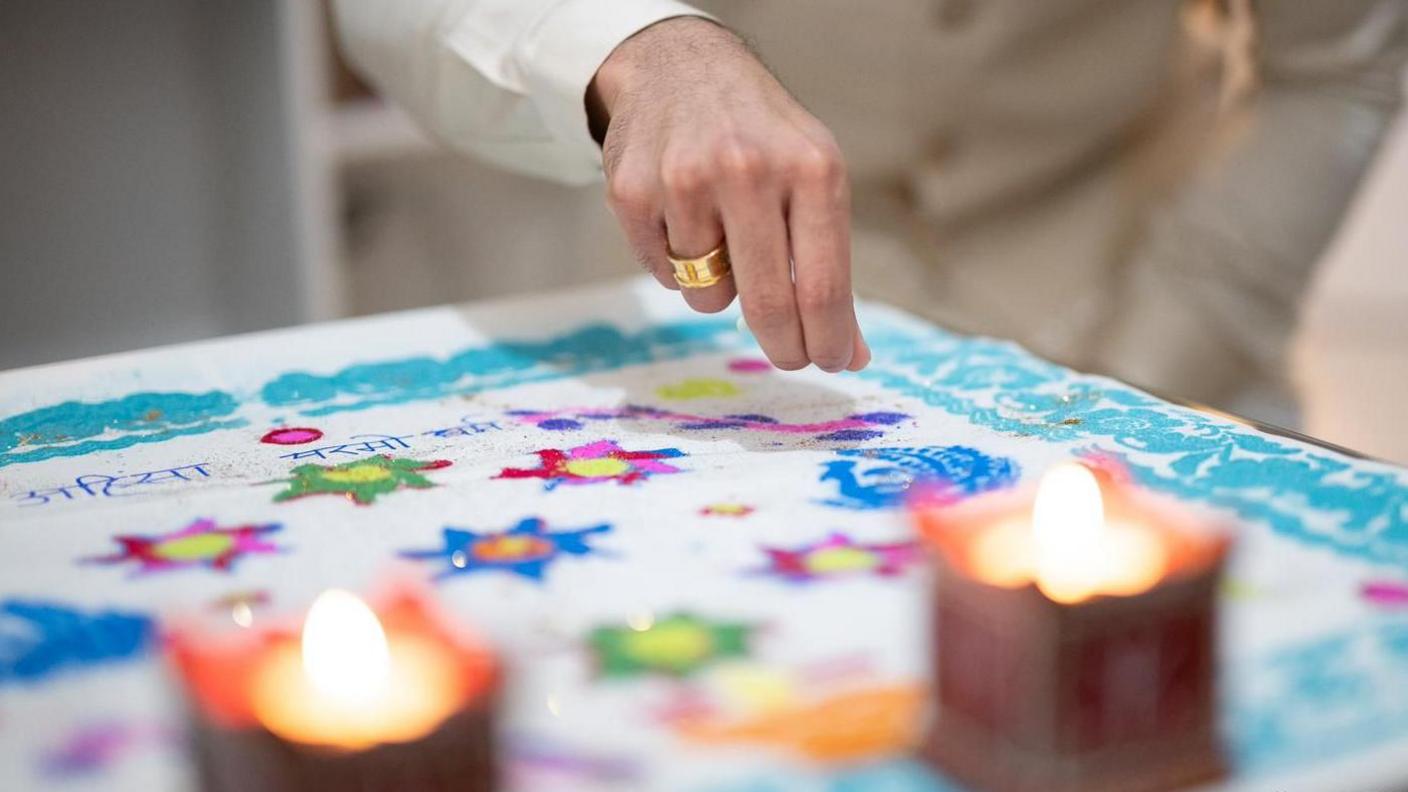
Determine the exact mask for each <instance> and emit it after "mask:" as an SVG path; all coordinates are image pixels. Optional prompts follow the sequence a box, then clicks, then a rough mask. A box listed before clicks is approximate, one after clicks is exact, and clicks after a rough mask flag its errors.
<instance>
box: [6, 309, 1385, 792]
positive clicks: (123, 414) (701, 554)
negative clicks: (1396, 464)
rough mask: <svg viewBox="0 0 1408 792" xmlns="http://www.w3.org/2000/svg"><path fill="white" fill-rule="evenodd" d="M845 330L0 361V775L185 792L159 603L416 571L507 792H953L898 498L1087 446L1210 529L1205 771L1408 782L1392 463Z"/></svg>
mask: <svg viewBox="0 0 1408 792" xmlns="http://www.w3.org/2000/svg"><path fill="white" fill-rule="evenodd" d="M862 320H863V322H864V324H865V326H866V327H867V333H868V336H869V338H870V339H871V341H872V344H873V346H874V349H875V353H876V355H875V362H874V364H873V365H872V366H871V367H870V368H869V369H867V370H866V371H865V372H863V373H860V374H858V375H841V376H834V377H833V376H826V375H823V374H821V373H819V372H815V371H811V372H801V373H796V374H784V373H781V372H776V371H773V370H770V369H769V368H768V367H766V366H765V365H760V358H759V357H758V352H757V350H756V347H755V345H754V344H753V343H752V341H751V339H750V338H749V337H748V336H747V335H746V334H744V333H740V332H739V331H738V330H737V328H736V325H735V318H734V317H733V316H730V315H728V314H724V315H720V316H711V317H701V316H698V315H694V314H691V313H689V312H688V311H687V310H686V309H685V308H684V307H683V306H682V305H680V304H679V301H678V297H677V295H672V294H668V293H665V292H663V291H662V290H659V289H658V288H657V287H655V286H654V285H653V284H651V283H644V282H641V281H632V282H628V283H624V284H617V285H611V286H607V287H602V288H600V289H596V290H583V291H578V292H575V293H572V294H569V295H556V296H545V297H537V298H531V299H520V300H514V301H506V302H497V303H491V304H485V305H479V306H471V307H467V308H437V309H430V310H423V311H415V312H410V313H404V314H396V315H389V316H384V317H374V318H369V319H361V320H354V321H348V322H338V323H332V324H327V325H320V326H314V327H308V328H301V329H295V330H288V331H279V332H273V333H263V334H256V335H250V336H244V337H238V338H231V339H224V340H219V341H212V342H204V343H197V344H189V345H182V346H175V347H170V348H165V349H159V350H151V351H146V352H139V353H133V354H126V355H118V356H112V357H105V358H97V359H92V360H86V361H78V362H74V363H66V364H59V365H53V366H45V367H39V368H33V369H26V370H19V371H12V372H7V373H3V374H0V788H4V789H26V790H37V789H47V788H51V787H52V788H55V789H60V788H61V789H83V788H92V789H104V790H123V789H132V790H166V789H185V788H189V786H190V772H189V768H188V767H187V765H186V763H185V761H184V759H183V755H182V751H181V745H180V718H179V716H178V715H177V713H178V712H179V706H178V703H177V702H176V701H175V698H176V695H175V694H174V693H173V692H172V690H173V689H172V686H171V684H170V681H169V678H168V677H167V675H166V672H165V668H164V666H163V664H162V662H161V659H160V656H159V653H158V652H157V651H156V636H157V633H158V630H159V625H160V624H161V623H162V620H164V619H170V618H172V617H176V616H181V615H190V614H197V613H204V614H207V617H208V618H216V617H213V616H210V615H211V614H217V615H218V618H221V619H231V618H233V619H234V620H237V621H241V622H249V621H251V620H252V622H253V623H254V624H255V625H256V626H257V625H258V624H259V623H260V622H261V620H264V619H269V618H271V617H273V616H275V615H277V614H287V613H291V612H296V611H297V610H299V609H301V608H303V607H305V606H306V605H307V603H308V602H309V601H310V600H311V599H312V597H313V596H315V595H316V593H317V592H319V591H321V590H322V589H324V588H327V587H330V586H342V587H348V588H352V589H354V590H366V589H368V588H369V587H374V586H375V585H377V584H378V582H379V581H384V580H386V579H387V577H388V576H395V575H416V576H423V577H425V578H427V579H429V580H431V581H432V583H431V584H430V585H432V586H433V591H434V592H435V594H436V596H437V597H438V598H439V599H440V600H441V601H442V602H443V603H444V605H445V606H446V607H447V608H448V609H449V610H451V611H452V612H453V613H454V614H455V615H456V616H457V617H458V618H460V619H463V620H464V621H466V622H467V623H472V624H473V625H474V626H475V628H477V629H478V630H479V631H480V632H482V633H484V634H487V635H488V636H490V637H491V638H492V639H493V640H494V641H495V642H496V643H497V644H498V645H499V646H500V647H501V648H502V649H503V651H504V653H505V654H506V655H507V657H508V658H509V661H510V663H511V668H512V684H511V686H510V689H509V691H508V696H507V711H506V712H505V717H504V718H503V723H502V727H503V733H504V735H505V754H506V758H507V761H508V766H509V768H510V774H511V778H512V787H511V788H512V789H515V790H532V792H545V791H548V792H550V790H554V789H572V790H594V789H612V790H617V789H638V790H651V791H652V792H655V791H658V790H671V791H673V790H683V791H684V792H794V791H795V792H854V791H855V790H884V791H886V792H919V791H920V790H942V789H952V788H953V787H952V786H951V785H948V784H946V783H945V782H943V781H942V780H941V779H936V778H931V777H929V776H927V774H925V773H924V772H923V771H921V770H920V769H919V768H918V767H916V766H915V765H914V764H912V763H909V762H906V761H904V760H903V759H902V758H899V757H900V756H902V755H903V752H904V750H905V748H906V746H907V745H908V744H909V743H910V742H911V741H912V740H913V738H914V732H915V728H916V725H917V722H918V719H919V717H920V714H921V713H922V710H923V701H924V698H923V690H922V684H923V681H924V676H925V668H926V664H927V658H926V656H925V653H926V646H927V637H926V634H925V629H924V627H923V625H924V623H925V620H924V610H925V593H926V586H927V583H928V570H927V569H926V568H925V566H924V565H923V558H922V554H920V553H919V552H917V550H918V549H917V547H916V546H915V544H914V542H913V538H912V536H911V533H910V531H909V528H908V527H907V525H906V524H905V522H904V520H903V518H902V515H901V513H900V510H899V508H898V504H899V502H900V499H901V498H902V496H903V491H904V488H905V485H906V484H907V483H908V482H909V481H911V480H913V479H915V478H917V477H932V476H938V477H941V478H942V479H943V480H945V481H947V482H948V484H947V485H946V486H948V487H950V489H951V490H952V492H953V493H954V494H956V495H964V496H966V495H971V494H976V493H980V492H984V491H987V490H991V489H996V488H1000V487H1005V486H1010V485H1013V484H1015V483H1018V482H1020V481H1023V480H1029V479H1030V478H1031V477H1032V476H1034V475H1035V474H1036V473H1037V472H1039V471H1041V470H1042V469H1044V468H1046V467H1047V466H1049V465H1051V464H1054V463H1056V462H1057V461H1059V460H1062V459H1067V458H1070V457H1072V456H1075V455H1084V454H1090V453H1100V454H1105V455H1108V456H1113V457H1116V458H1118V459H1120V460H1122V461H1123V462H1124V463H1125V465H1126V466H1127V467H1128V469H1129V470H1130V471H1131V473H1132V475H1133V476H1134V477H1135V478H1136V479H1137V480H1138V481H1140V482H1141V483H1143V484H1144V485H1146V486H1148V487H1151V488H1153V489H1156V490H1159V491H1162V492H1165V493H1168V494H1170V495H1172V496H1175V497H1178V498H1181V499H1184V500H1187V501H1189V502H1191V503H1195V504H1198V505H1199V508H1203V507H1206V508H1210V509H1216V510H1220V511H1221V512H1223V513H1224V514H1226V515H1228V516H1230V517H1232V518H1233V519H1235V520H1236V522H1237V524H1238V526H1239V533H1240V538H1239V544H1238V548H1237V552H1236V554H1235V556H1234V559H1233V562H1232V564H1231V568H1230V571H1229V574H1228V579H1227V581H1226V586H1225V590H1224V592H1223V609H1222V612H1223V618H1222V624H1221V631H1222V647H1221V663H1222V672H1223V677H1222V678H1223V688H1224V690H1223V699H1224V708H1223V709H1224V713H1223V730H1224V733H1225V735H1226V742H1227V745H1228V750H1229V753H1230V755H1231V756H1232V758H1233V760H1234V763H1235V766H1236V771H1235V775H1234V777H1233V778H1232V779H1230V780H1229V782H1228V783H1226V784H1225V785H1224V786H1225V788H1228V789H1238V790H1244V789H1245V790H1281V791H1287V792H1288V791H1289V790H1299V789H1306V790H1311V789H1326V790H1330V789H1333V790H1353V789H1364V790H1371V789H1372V790H1380V789H1385V788H1390V787H1393V786H1395V785H1397V786H1399V787H1404V788H1408V473H1405V471H1403V470H1400V469H1397V468H1393V467H1390V466H1387V465H1384V464H1380V463H1376V462H1373V461H1370V460H1361V459H1354V458H1351V457H1349V456H1345V455H1341V454H1338V453H1336V452H1335V451H1333V450H1327V449H1323V448H1317V447H1315V446H1312V445H1309V444H1305V443H1302V442H1299V441H1297V440H1295V439H1292V438H1285V437H1279V436H1275V435H1271V434H1266V433H1262V432H1259V431H1257V430H1256V429H1254V428H1250V427H1247V426H1245V425H1241V424H1238V423H1235V422H1231V421H1227V420H1224V419H1222V418H1219V417H1216V416H1212V415H1208V414H1205V413H1201V412H1198V411H1195V410H1191V409H1188V408H1185V407H1181V406H1175V405H1171V404H1168V403H1166V402H1163V401H1160V400H1158V399H1155V398H1153V397H1151V396H1149V395H1146V394H1143V393H1141V392H1139V391H1136V390H1133V389H1131V388H1129V387H1127V386H1125V385H1122V384H1119V383H1116V382H1113V381H1111V380H1107V379H1102V378H1097V377H1090V376H1085V375H1080V374H1076V373H1074V372H1071V371H1069V370H1066V369H1063V368H1060V367H1058V366H1054V365H1051V364H1049V363H1046V362H1043V361H1041V360H1039V359H1036V358H1034V357H1032V356H1030V355H1028V354H1027V353H1025V352H1023V351H1021V350H1020V349H1018V348H1017V347H1014V346H1012V345H1010V344H1007V343H1002V342H996V341H991V340H985V339H968V338H961V337H957V336H953V335H950V334H948V333H945V332H943V331H941V330H938V329H936V328H933V327H931V326H929V325H927V324H925V323H923V322H920V321H918V320H916V319H913V318H911V317H908V316H905V315H903V314H901V313H899V312H896V311H893V310H890V309H887V308H884V307H882V306H875V305H866V306H863V307H862ZM281 427H283V428H288V427H294V428H301V429H307V430H315V431H306V432H295V431H284V432H278V431H271V430H276V429H279V428H281ZM506 535H513V536H528V537H530V539H529V540H528V541H522V540H505V539H504V538H503V537H504V536H506ZM531 537H535V538H531ZM524 547H533V548H538V549H536V550H534V551H533V552H532V553H529V554H527V555H525V554H523V553H522V552H520V550H521V549H522V548H524ZM515 548H518V549H515ZM231 629H238V628H236V627H233V626H231ZM837 713H839V714H840V717H833V715H834V714H837Z"/></svg>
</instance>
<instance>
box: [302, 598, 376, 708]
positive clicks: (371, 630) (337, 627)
mask: <svg viewBox="0 0 1408 792" xmlns="http://www.w3.org/2000/svg"><path fill="white" fill-rule="evenodd" d="M303 673H304V674H306V675H307V677H308V679H309V681H310V682H311V683H312V685H313V687H314V688H316V689H317V691H318V692H319V693H321V694H322V695H324V696H326V697H328V698H329V699H331V700H334V701H337V702H339V703H356V702H359V701H365V700H367V699H371V698H375V697H376V696H378V695H380V694H381V693H383V692H384V691H385V688H386V686H387V684H388V680H389V679H390V675H391V654H390V650H389V649H388V647H387V644H386V632H385V631H384V630H382V627H381V622H380V621H378V620H377V617H376V614H375V613H373V612H372V609H371V608H369V607H367V604H366V603H365V602H363V601H362V600H361V599H359V598H358V597H357V595H355V594H353V593H351V592H349V591H344V590H342V589H328V590H327V591H324V592H323V593H322V594H319V595H318V598H317V599H316V600H314V601H313V607H312V608H310V609H309V610H308V618H307V620H305V621H304V623H303Z"/></svg>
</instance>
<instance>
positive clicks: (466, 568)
mask: <svg viewBox="0 0 1408 792" xmlns="http://www.w3.org/2000/svg"><path fill="white" fill-rule="evenodd" d="M610 530H611V526H610V525H609V524H607V523H602V524H601V525H593V526H589V527H587V528H578V529H575V530H571V531H549V530H548V526H547V523H546V522H544V521H543V519H542V518H541V517H525V518H524V519H523V520H521V521H519V523H518V524H517V525H515V526H513V527H512V528H509V529H508V530H506V531H498V532H495V533H485V534H480V533H474V532H473V531H468V530H465V529H463V528H445V529H444V532H443V533H444V535H443V539H444V547H442V548H440V549H438V550H406V551H403V552H402V553H401V556H402V557H403V558H412V559H417V560H422V561H425V560H432V559H444V560H445V562H446V563H447V564H448V565H449V567H448V568H447V569H445V570H444V571H442V572H441V573H440V574H439V575H437V576H436V578H437V579H441V578H446V577H450V576H452V575H461V574H469V573H472V572H479V571H482V570H489V569H500V570H503V571H505V572H512V573H514V574H516V575H521V576H523V577H526V578H529V579H531V580H542V579H543V574H544V573H545V572H546V571H547V568H548V566H549V565H551V564H552V563H553V562H554V561H556V560H557V559H558V558H560V557H561V556H564V555H574V556H583V555H590V554H591V553H593V552H596V550H595V549H594V548H593V547H592V546H591V545H590V544H589V543H588V541H587V538H588V537H590V536H593V535H596V534H603V533H606V532H607V531H610Z"/></svg>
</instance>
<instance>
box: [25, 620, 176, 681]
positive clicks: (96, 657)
mask: <svg viewBox="0 0 1408 792" xmlns="http://www.w3.org/2000/svg"><path fill="white" fill-rule="evenodd" d="M155 635H156V627H155V624H154V622H153V621H152V619H151V618H150V617H148V616H145V615H142V614H137V613H119V612H116V611H99V612H95V613H88V612H84V611H80V610H76V609H74V608H70V607H68V606H65V605H60V604H57V603H52V602H35V601H30V600H13V599H12V600H4V601H0V686H4V685H6V684H13V683H17V682H37V681H39V680H42V679H45V678H47V677H49V676H51V675H53V674H56V673H58V672H61V671H65V670H72V669H77V668H82V667H85V666H92V665H97V664H102V663H111V662H117V661H121V660H129V659H134V658H137V657H140V656H142V655H143V654H145V653H146V651H147V650H148V648H150V646H151V643H152V641H153V639H154V638H155Z"/></svg>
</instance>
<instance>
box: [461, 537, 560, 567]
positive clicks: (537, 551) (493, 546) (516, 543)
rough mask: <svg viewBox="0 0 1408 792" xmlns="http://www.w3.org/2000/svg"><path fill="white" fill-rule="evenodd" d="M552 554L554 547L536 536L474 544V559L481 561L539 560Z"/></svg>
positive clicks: (486, 540) (496, 538)
mask: <svg viewBox="0 0 1408 792" xmlns="http://www.w3.org/2000/svg"><path fill="white" fill-rule="evenodd" d="M550 552H552V545H551V544H549V543H548V542H545V541H543V540H542V539H539V538H537V537H535V536H495V537H493V538H491V539H481V540H479V541H478V542H475V543H474V549H473V553H474V557H475V558H478V559H480V560H481V561H511V560H518V559H525V558H537V557H539V556H545V555H547V554H548V553H550Z"/></svg>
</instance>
